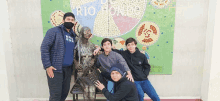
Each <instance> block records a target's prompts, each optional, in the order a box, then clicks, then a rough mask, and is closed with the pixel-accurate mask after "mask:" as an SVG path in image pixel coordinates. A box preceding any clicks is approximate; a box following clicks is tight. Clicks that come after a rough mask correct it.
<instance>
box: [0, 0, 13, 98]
mask: <svg viewBox="0 0 220 101" xmlns="http://www.w3.org/2000/svg"><path fill="white" fill-rule="evenodd" d="M0 7H1V9H0V12H1V15H2V16H1V19H0V22H1V23H0V96H1V97H0V101H9V100H10V101H16V93H15V92H16V84H15V78H14V67H13V61H11V60H12V48H11V39H10V30H9V16H8V5H7V1H6V0H1V1H0Z"/></svg>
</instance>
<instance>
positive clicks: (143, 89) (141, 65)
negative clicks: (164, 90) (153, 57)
mask: <svg viewBox="0 0 220 101" xmlns="http://www.w3.org/2000/svg"><path fill="white" fill-rule="evenodd" d="M125 45H126V47H127V50H125V51H119V50H116V49H113V51H115V52H118V53H120V54H121V55H122V56H123V58H124V59H125V61H126V62H127V64H128V67H129V68H130V70H131V74H132V76H133V78H134V81H135V85H136V88H137V90H138V96H139V101H143V98H144V93H147V95H148V96H149V97H150V98H151V99H152V100H153V101H160V98H159V96H158V95H157V93H156V91H155V89H154V87H153V86H152V85H151V83H150V81H149V80H148V78H147V76H148V75H149V72H150V67H151V66H150V65H149V63H148V61H147V57H146V56H145V55H144V54H142V53H141V52H140V51H139V49H138V48H137V41H136V40H135V39H134V38H128V39H127V40H126V42H125Z"/></svg>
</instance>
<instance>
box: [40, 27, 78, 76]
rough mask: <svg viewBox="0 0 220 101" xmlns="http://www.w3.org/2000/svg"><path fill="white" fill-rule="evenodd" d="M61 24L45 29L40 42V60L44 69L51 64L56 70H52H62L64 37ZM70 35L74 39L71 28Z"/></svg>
mask: <svg viewBox="0 0 220 101" xmlns="http://www.w3.org/2000/svg"><path fill="white" fill-rule="evenodd" d="M64 29H65V27H64V26H63V25H60V26H57V27H54V28H51V29H49V30H48V31H47V33H46V35H45V37H44V39H43V42H42V44H41V60H42V63H43V66H44V69H46V68H47V67H50V66H53V67H54V68H56V69H57V70H56V71H54V72H62V64H63V58H64V55H65V39H64ZM71 33H72V34H71V36H73V38H74V40H75V37H76V34H75V33H74V32H73V30H71Z"/></svg>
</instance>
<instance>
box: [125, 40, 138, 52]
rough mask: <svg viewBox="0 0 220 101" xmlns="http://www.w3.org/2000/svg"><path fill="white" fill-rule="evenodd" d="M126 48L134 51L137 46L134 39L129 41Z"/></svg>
mask: <svg viewBox="0 0 220 101" xmlns="http://www.w3.org/2000/svg"><path fill="white" fill-rule="evenodd" d="M126 47H127V49H128V50H129V52H134V51H135V48H136V47H137V45H136V44H135V43H134V41H133V42H131V43H128V44H127V46H126Z"/></svg>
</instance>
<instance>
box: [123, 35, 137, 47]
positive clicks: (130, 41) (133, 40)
mask: <svg viewBox="0 0 220 101" xmlns="http://www.w3.org/2000/svg"><path fill="white" fill-rule="evenodd" d="M132 42H134V44H135V45H137V41H136V40H135V39H134V38H132V37H130V38H128V39H127V40H126V42H125V45H126V46H127V44H129V43H132Z"/></svg>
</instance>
